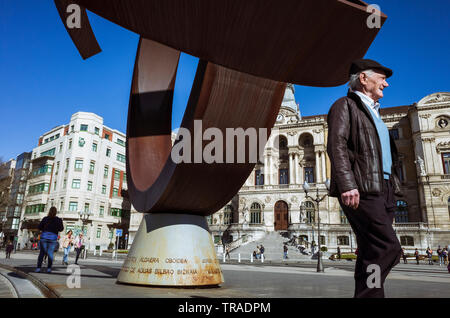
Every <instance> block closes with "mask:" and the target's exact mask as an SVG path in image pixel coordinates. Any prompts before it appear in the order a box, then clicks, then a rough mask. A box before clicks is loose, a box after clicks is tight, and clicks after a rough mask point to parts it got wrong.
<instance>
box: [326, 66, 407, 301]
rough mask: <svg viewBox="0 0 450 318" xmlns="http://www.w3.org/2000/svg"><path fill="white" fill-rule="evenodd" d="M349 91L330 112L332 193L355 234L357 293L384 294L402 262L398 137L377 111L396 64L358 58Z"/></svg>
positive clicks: (361, 296)
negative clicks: (397, 213) (397, 209)
mask: <svg viewBox="0 0 450 318" xmlns="http://www.w3.org/2000/svg"><path fill="white" fill-rule="evenodd" d="M349 73H350V81H349V87H350V89H349V92H348V94H347V96H346V97H342V98H340V99H338V100H337V101H336V102H335V103H334V104H333V105H332V106H331V109H330V111H329V113H328V118H327V121H328V129H329V131H328V146H327V152H328V155H329V157H330V160H331V188H330V195H331V196H334V197H337V198H338V200H339V203H340V205H341V207H342V209H343V211H344V213H345V215H346V216H347V218H348V221H349V223H350V225H351V227H352V229H353V231H354V232H355V234H356V240H357V243H358V248H359V251H360V253H358V257H357V261H356V266H355V294H354V297H355V298H363V297H373V298H375V297H377V298H382V297H384V288H383V285H384V281H385V279H386V277H387V275H388V274H389V272H390V270H391V269H392V268H393V267H394V266H395V265H397V264H398V263H399V261H400V251H401V246H400V243H399V241H398V239H397V236H396V234H395V232H394V229H393V227H392V222H393V219H394V210H395V198H394V194H395V195H398V196H400V195H401V193H400V182H399V179H398V173H396V169H397V168H398V156H397V150H396V146H395V143H394V141H393V139H392V138H391V137H390V135H389V132H388V129H387V127H386V125H385V124H384V122H383V121H382V119H381V116H380V113H379V108H380V104H379V100H380V99H381V98H382V97H383V96H384V89H385V88H386V87H388V86H389V85H388V83H387V82H386V79H387V78H388V77H390V76H391V75H392V70H391V69H389V68H387V67H384V66H382V65H381V64H379V63H378V62H376V61H373V60H369V59H360V60H356V61H354V62H353V63H352V65H351V67H350V72H349Z"/></svg>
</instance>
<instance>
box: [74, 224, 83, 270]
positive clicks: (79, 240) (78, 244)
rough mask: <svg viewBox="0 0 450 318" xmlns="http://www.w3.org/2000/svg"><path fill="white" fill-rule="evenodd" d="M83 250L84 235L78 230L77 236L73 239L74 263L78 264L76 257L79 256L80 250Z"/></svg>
mask: <svg viewBox="0 0 450 318" xmlns="http://www.w3.org/2000/svg"><path fill="white" fill-rule="evenodd" d="M83 250H84V236H83V232H80V234H78V236H77V238H76V239H75V252H76V253H77V254H76V257H75V264H77V265H78V258H80V254H81V252H82V251H83Z"/></svg>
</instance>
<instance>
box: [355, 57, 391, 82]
mask: <svg viewBox="0 0 450 318" xmlns="http://www.w3.org/2000/svg"><path fill="white" fill-rule="evenodd" d="M365 70H381V71H383V72H384V74H386V78H388V77H391V76H392V74H393V71H392V70H391V69H390V68H387V67H385V66H383V65H381V64H380V63H378V62H377V61H374V60H369V59H358V60H355V61H353V62H352V65H351V66H350V72H349V73H350V74H349V75H350V76H351V75H353V74H357V73H359V72H362V71H365Z"/></svg>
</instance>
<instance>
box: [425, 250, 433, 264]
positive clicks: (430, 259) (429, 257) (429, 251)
mask: <svg viewBox="0 0 450 318" xmlns="http://www.w3.org/2000/svg"><path fill="white" fill-rule="evenodd" d="M426 253H427V257H428V265H433V250H432V249H431V248H430V247H428V248H427V251H426Z"/></svg>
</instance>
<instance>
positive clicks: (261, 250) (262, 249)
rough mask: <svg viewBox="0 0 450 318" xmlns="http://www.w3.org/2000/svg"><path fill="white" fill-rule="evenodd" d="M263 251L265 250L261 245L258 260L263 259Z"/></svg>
mask: <svg viewBox="0 0 450 318" xmlns="http://www.w3.org/2000/svg"><path fill="white" fill-rule="evenodd" d="M264 250H265V248H264V246H263V245H262V244H261V246H260V247H259V253H260V255H259V258H264Z"/></svg>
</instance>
